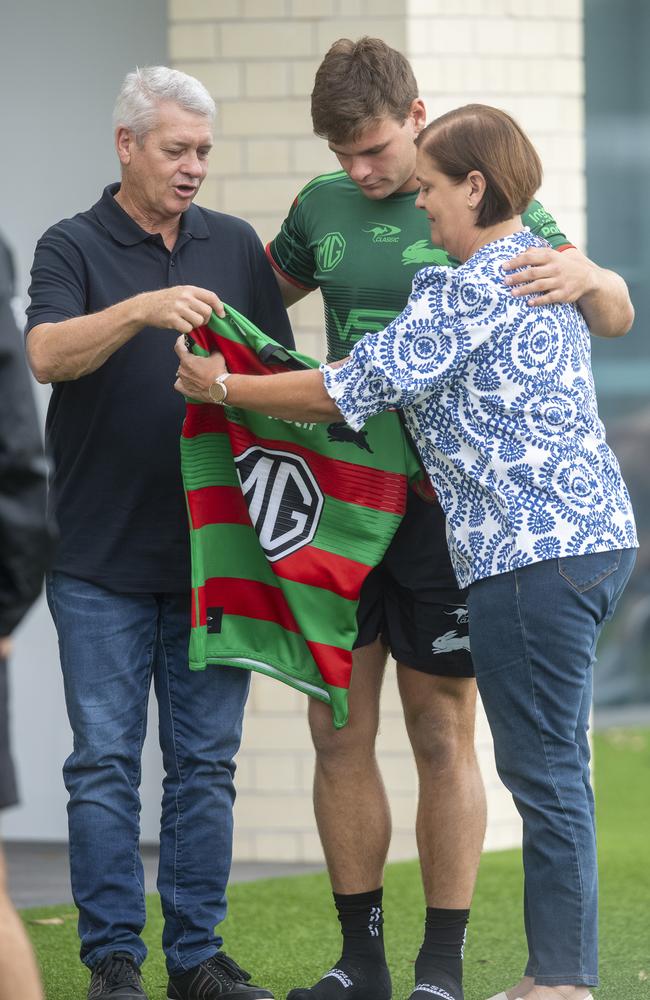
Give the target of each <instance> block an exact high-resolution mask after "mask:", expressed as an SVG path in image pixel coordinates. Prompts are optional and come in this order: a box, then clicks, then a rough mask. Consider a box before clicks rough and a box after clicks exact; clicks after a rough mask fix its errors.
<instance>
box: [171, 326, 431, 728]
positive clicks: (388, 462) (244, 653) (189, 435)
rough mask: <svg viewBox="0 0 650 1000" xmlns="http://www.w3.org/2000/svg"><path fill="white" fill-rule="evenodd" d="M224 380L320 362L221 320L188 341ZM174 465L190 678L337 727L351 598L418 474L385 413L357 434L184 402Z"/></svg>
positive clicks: (342, 717) (342, 711)
mask: <svg viewBox="0 0 650 1000" xmlns="http://www.w3.org/2000/svg"><path fill="white" fill-rule="evenodd" d="M191 338H192V340H193V350H194V351H195V353H200V354H207V353H210V352H211V351H212V350H214V349H215V348H219V350H221V351H222V352H223V354H224V356H225V358H226V362H227V365H228V368H229V369H230V371H233V372H240V373H248V374H251V373H257V374H260V375H261V374H269V373H273V372H278V371H287V370H290V369H293V368H305V367H317V365H318V362H316V361H313V360H312V359H311V358H307V357H305V356H304V355H301V354H298V353H297V352H293V351H288V350H287V349H286V348H284V347H282V346H280V345H279V344H277V343H276V342H275V341H273V340H271V339H270V338H268V337H266V336H265V335H264V334H263V333H261V332H260V331H259V330H258V329H257V328H256V327H255V326H253V324H252V323H250V322H249V321H248V320H246V319H245V317H243V316H241V315H240V314H238V313H237V312H236V311H235V310H234V309H231V308H227V318H226V319H225V320H221V319H219V318H217V317H216V316H215V315H214V313H213V315H212V318H211V320H210V322H209V323H208V324H207V326H204V327H200V328H199V329H198V330H194V331H193V333H192V334H191ZM181 465H182V473H183V483H184V488H185V493H186V498H187V508H188V514H189V521H190V537H191V553H192V634H191V641H190V656H189V658H190V668H191V669H192V670H203V669H205V667H206V665H208V664H227V665H230V666H238V667H243V668H246V669H249V670H256V671H259V672H261V673H264V674H268V675H270V676H272V677H275V678H278V679H279V680H282V681H284V682H286V683H288V684H290V685H292V686H293V687H295V688H298V689H299V690H301V691H303V692H305V693H306V694H309V695H312V696H314V697H316V698H320V699H321V700H323V701H325V702H328V703H329V704H330V705H331V708H332V715H333V721H334V725H335V726H336V727H337V728H338V727H341V726H343V725H344V724H345V722H346V721H347V689H348V686H349V681H350V673H351V669H352V654H351V650H352V646H353V644H354V641H355V639H356V635H357V625H356V611H357V605H358V600H359V592H360V590H361V585H362V583H363V581H364V579H365V578H366V576H367V575H368V573H369V572H370V570H371V568H372V567H373V566H376V565H377V564H378V563H379V562H380V560H381V558H382V556H383V554H384V552H385V550H386V548H387V547H388V544H389V543H390V541H391V539H392V537H393V535H394V533H395V531H396V530H397V527H398V525H399V522H400V520H401V517H402V515H403V512H404V508H405V503H406V491H407V488H408V481H409V479H411V478H415V479H417V477H418V476H419V475H420V465H419V462H418V460H417V459H416V457H415V455H414V453H413V451H412V449H411V446H410V445H409V443H408V441H407V439H406V437H405V436H404V434H403V432H402V427H401V423H400V421H399V418H398V415H397V413H395V412H389V413H383V414H380V415H379V416H377V417H373V418H372V419H371V420H370V421H368V423H367V424H366V426H365V427H364V429H363V430H362V431H361V432H354V431H352V430H351V429H350V428H349V427H347V425H346V424H344V423H332V424H330V425H325V424H312V423H294V422H291V421H285V420H279V419H276V418H272V417H265V416H261V415H259V414H256V413H252V412H250V411H244V410H242V409H239V408H235V407H232V406H227V405H226V406H215V405H214V404H202V403H201V404H200V403H195V402H192V401H191V400H188V401H187V411H186V417H185V422H184V424H183V432H182V438H181Z"/></svg>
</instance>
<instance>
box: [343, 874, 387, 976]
mask: <svg viewBox="0 0 650 1000" xmlns="http://www.w3.org/2000/svg"><path fill="white" fill-rule="evenodd" d="M383 894H384V890H383V889H382V888H381V887H380V888H379V889H373V890H372V892H355V893H352V894H349V895H348V894H344V893H342V892H335V893H333V896H334V903H335V905H336V909H337V912H338V915H339V923H340V925H341V934H342V935H343V953H342V956H341V957H342V958H367V959H371V960H374V961H375V962H383V963H385V962H386V958H385V955H384V911H383V909H382V905H381V904H382V897H383Z"/></svg>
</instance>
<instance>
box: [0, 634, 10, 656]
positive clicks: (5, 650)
mask: <svg viewBox="0 0 650 1000" xmlns="http://www.w3.org/2000/svg"><path fill="white" fill-rule="evenodd" d="M10 652H11V639H10V638H9V636H8V635H3V636H0V660H8V659H9V654H10Z"/></svg>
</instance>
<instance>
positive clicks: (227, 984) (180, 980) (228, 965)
mask: <svg viewBox="0 0 650 1000" xmlns="http://www.w3.org/2000/svg"><path fill="white" fill-rule="evenodd" d="M250 978H251V977H250V974H249V973H248V972H245V971H244V970H243V969H241V968H240V967H239V966H238V965H237V963H236V962H235V961H234V960H233V959H232V958H229V957H228V955H226V954H225V953H224V952H223V951H218V952H217V954H216V955H213V956H212V957H211V958H208V959H206V960H205V962H201V964H200V965H195V966H194V968H193V969H190V970H189V971H188V972H183V973H181V975H180V976H170V977H169V984H168V986H167V1000H217V997H227V998H228V1000H273V994H272V993H271V992H270V990H265V989H263V987H261V986H254V985H253V984H252V983H251V982H250Z"/></svg>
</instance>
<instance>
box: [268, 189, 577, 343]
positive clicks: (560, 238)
mask: <svg viewBox="0 0 650 1000" xmlns="http://www.w3.org/2000/svg"><path fill="white" fill-rule="evenodd" d="M416 197H417V192H415V191H411V192H408V193H406V194H394V195H391V196H390V197H388V198H383V199H381V200H377V201H374V200H371V199H369V198H366V196H365V195H364V194H362V192H361V191H360V190H359V188H358V187H357V185H356V184H355V183H354V181H351V180H350V178H349V177H348V176H347V174H346V173H345V172H344V171H342V170H339V171H336V172H335V173H331V174H322V175H321V176H320V177H316V178H315V179H314V180H312V181H310V183H309V184H307V185H306V186H305V187H304V188H303V189H302V191H301V192H300V194H299V195H298V197H297V198H296V200H295V201H294V203H293V205H292V206H291V209H290V211H289V214H288V216H287V218H286V219H285V221H284V223H283V225H282V229H281V230H280V232H279V233H278V235H277V236H276V237H275V239H274V240H273V241H272V242H271V243H269V245H268V246H267V248H266V249H267V254H268V256H269V259H270V261H271V263H272V265H273V266H274V268H275V269H276V270H277V271H279V273H280V274H281V275H282V276H283V277H285V278H286V279H287V280H288V281H290V282H292V283H293V284H295V285H298V286H299V287H300V288H306V289H309V290H312V289H315V288H320V289H321V292H322V293H323V299H324V302H325V324H326V332H327V349H328V360H329V361H334V360H338V359H339V358H343V357H345V356H346V355H347V354H349V353H350V348H351V347H352V346H353V344H355V343H356V341H357V340H359V338H360V337H362V336H363V335H364V333H368V332H374V331H376V330H383V328H384V327H385V326H387V325H388V323H390V322H391V320H393V319H394V318H395V316H397V315H398V314H399V313H400V312H401V311H402V309H403V308H404V307H405V305H406V302H407V300H408V297H409V294H410V292H411V283H412V281H413V276H414V274H415V272H416V271H418V270H419V269H420V268H422V267H427V266H430V265H431V264H442V265H446V266H449V265H451V266H452V267H453V266H456V265H457V264H458V261H455V260H454V259H453V258H450V257H449V256H448V254H447V253H446V251H445V250H443V249H442V248H441V247H434V246H432V244H431V240H430V235H429V223H428V222H427V218H426V214H425V213H424V212H422V211H420V210H419V209H416V207H415V199H416ZM522 218H523V222H524V225H526V226H528V227H529V228H530V229H531V231H532V232H534V233H536V234H537V235H538V236H542V237H543V238H544V239H545V240H547V241H548V243H549V244H550V245H551V246H552V247H554V248H555V249H556V250H557V249H564V248H566V247H567V246H571V244H570V243H569V241H568V240H567V238H566V236H565V235H564V233H561V232H560V230H559V227H558V225H557V223H556V222H555V220H554V219H553V217H552V216H551V215H549V213H548V212H547V211H546V210H545V209H544V208H543V207H542V205H540V203H539V202H537V201H533V202H531V204H530V205H529V206H528V208H527V209H526V212H525V213H524V215H523V217H522Z"/></svg>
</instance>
